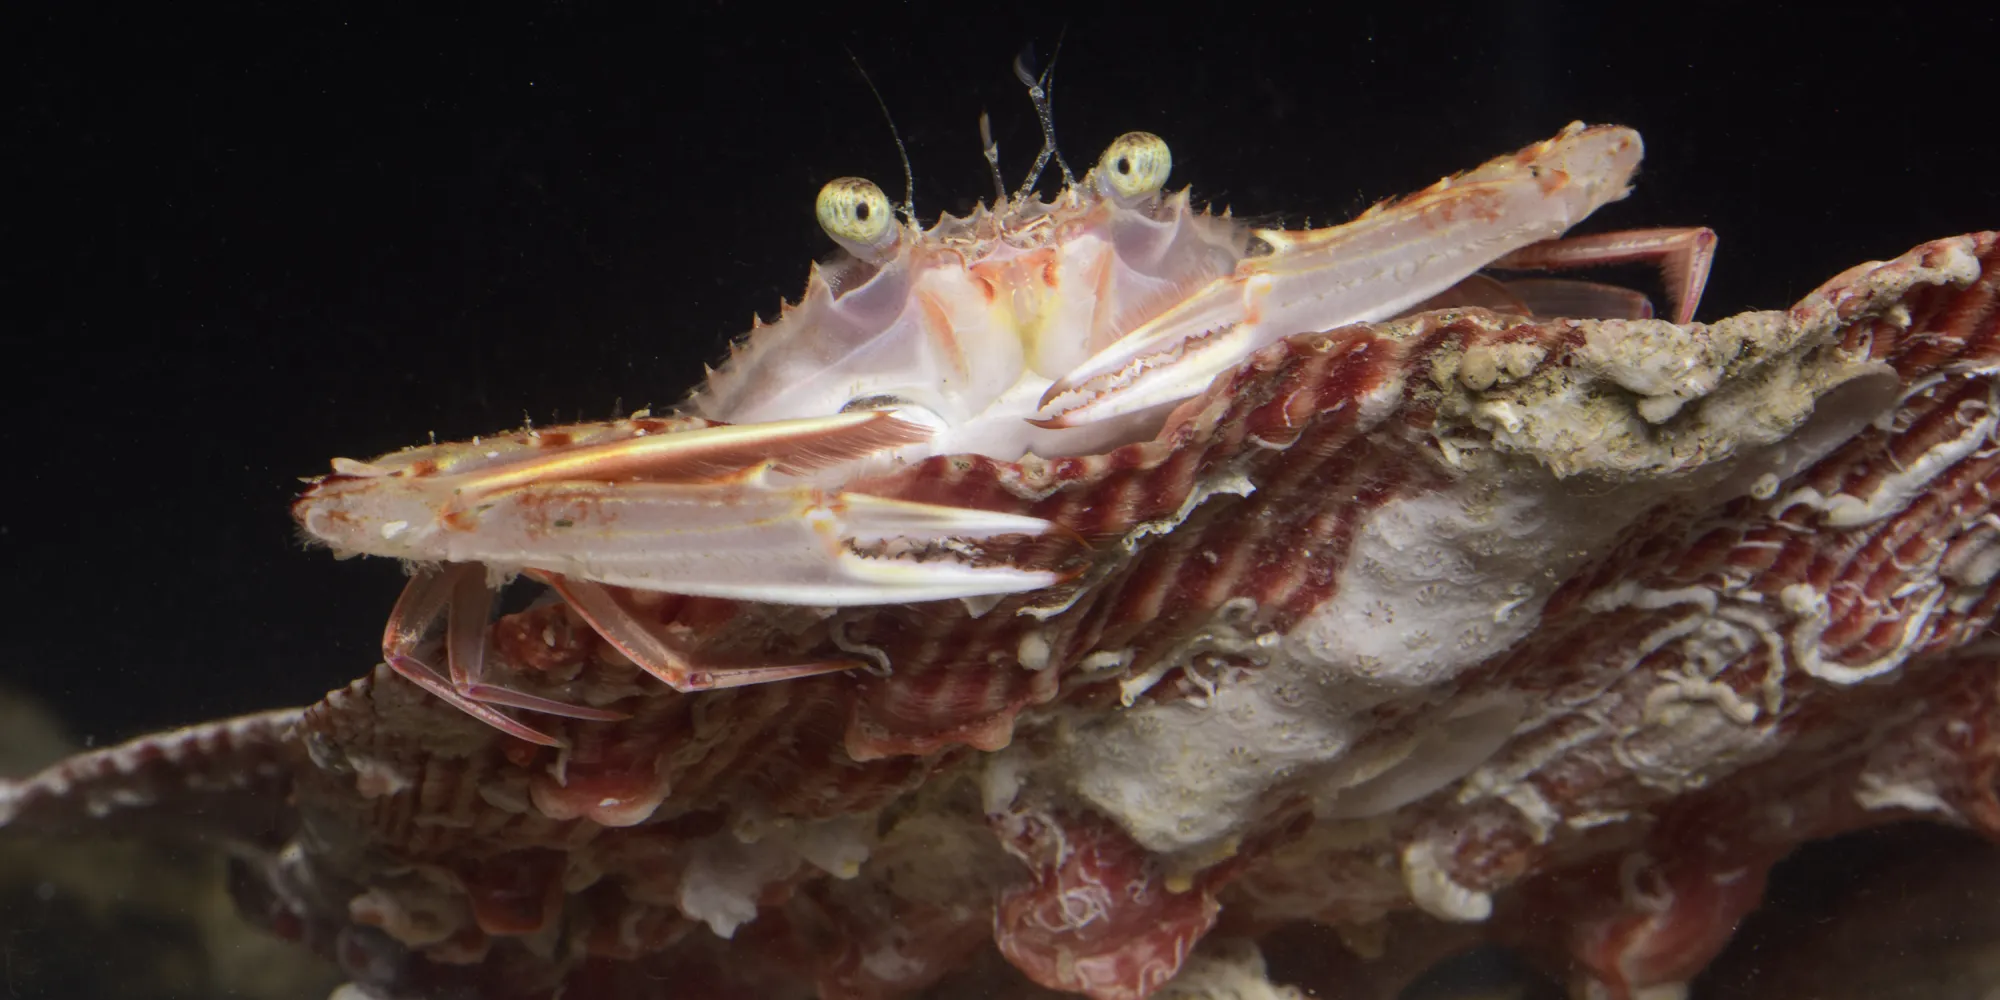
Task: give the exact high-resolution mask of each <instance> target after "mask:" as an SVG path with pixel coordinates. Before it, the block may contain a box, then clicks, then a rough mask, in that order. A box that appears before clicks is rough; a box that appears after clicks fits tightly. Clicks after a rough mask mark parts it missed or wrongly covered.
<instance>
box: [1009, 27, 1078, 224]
mask: <svg viewBox="0 0 2000 1000" xmlns="http://www.w3.org/2000/svg"><path fill="white" fill-rule="evenodd" d="M1033 53H1034V50H1033V48H1032V47H1030V48H1027V49H1023V50H1022V51H1021V54H1020V55H1018V56H1015V57H1014V77H1015V79H1018V80H1020V81H1021V83H1022V84H1024V85H1026V86H1027V88H1028V99H1029V100H1031V101H1034V102H1035V116H1036V117H1037V118H1040V119H1041V120H1042V151H1041V153H1040V155H1038V156H1036V157H1035V165H1034V166H1033V167H1032V168H1030V169H1029V170H1028V180H1027V182H1026V183H1024V184H1022V185H1021V190H1020V192H1019V193H1018V194H1016V195H1015V196H1014V197H1016V198H1025V197H1027V196H1028V192H1030V191H1033V190H1034V189H1035V182H1036V181H1038V180H1041V179H1042V168H1043V167H1046V166H1048V165H1049V157H1051V156H1053V157H1055V160H1056V166H1058V167H1060V168H1061V169H1062V176H1063V186H1064V187H1075V186H1076V178H1075V177H1074V176H1072V175H1071V174H1070V172H1069V163H1068V162H1067V161H1065V160H1064V159H1063V157H1062V153H1060V152H1058V151H1057V150H1056V121H1055V116H1054V115H1053V114H1052V113H1051V112H1050V110H1049V91H1050V90H1051V89H1053V88H1052V86H1051V83H1050V81H1051V80H1052V79H1053V78H1054V76H1055V72H1056V59H1057V58H1058V57H1060V56H1061V55H1062V39H1061V38H1060V37H1058V38H1057V39H1056V51H1055V53H1054V54H1053V55H1051V56H1049V65H1048V66H1047V67H1046V68H1045V69H1043V70H1042V75H1041V76H1040V77H1037V76H1035V74H1033V73H1031V72H1029V71H1028V60H1029V59H1031V58H1033ZM996 152H997V151H996Z"/></svg>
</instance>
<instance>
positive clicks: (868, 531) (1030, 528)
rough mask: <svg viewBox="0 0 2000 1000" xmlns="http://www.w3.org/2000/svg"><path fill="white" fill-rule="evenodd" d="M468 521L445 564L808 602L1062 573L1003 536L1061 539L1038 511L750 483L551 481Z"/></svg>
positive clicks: (859, 600) (1033, 583)
mask: <svg viewBox="0 0 2000 1000" xmlns="http://www.w3.org/2000/svg"><path fill="white" fill-rule="evenodd" d="M466 516H467V517H468V518H469V519H470V520H471V523H469V524H467V525H466V527H467V528H469V529H471V530H464V531H455V532H451V533H450V534H449V535H448V536H447V537H446V538H445V539H444V541H445V542H446V545H445V551H444V552H443V558H444V559H446V560H448V561H450V562H468V563H470V562H477V563H484V564H486V565H488V566H492V567H497V568H501V569H513V570H536V571H540V572H543V573H551V574H556V575H559V576H564V577H568V578H572V579H583V580H592V581H596V582H598V583H603V584H609V585H611V586H616V587H631V588H634V589H637V590H651V591H660V592H664V593H671V594H687V595H690V596H697V597H723V598H732V599H736V600H747V601H760V602H767V603H773V604H804V605H818V606H846V605H859V604H894V603H903V602H908V601H936V600H947V599H951V598H960V597H980V596H990V595H996V594H1013V593H1020V592H1022V591H1029V590H1037V589H1040V588H1042V587H1046V586H1049V585H1051V584H1053V583H1056V582H1058V581H1059V580H1060V578H1061V575H1060V574H1059V573H1058V572H1056V571H1054V570H1052V569H1043V568H1034V567H1022V566H1017V565H1014V564H1013V563H1012V562H1011V561H1010V560H1009V558H1008V556H1007V555H1006V553H1007V552H1008V551H1010V550H1011V549H1012V546H1011V545H1010V543H1009V540H1010V539H1011V540H1020V539H1024V538H1039V537H1042V536H1047V535H1051V534H1054V535H1066V534H1067V533H1066V532H1064V531H1063V530H1062V529H1060V528H1059V527H1058V526H1057V525H1054V524H1052V523H1051V522H1048V521H1045V520H1042V519H1041V518H1037V517H1028V516H1024V515H1019V514H1006V513H996V512H992V511H984V510H973V509H967V508H961V507H947V506H941V505H936V504H923V503H910V502H907V501H901V500H891V499H885V498H882V497H875V496H867V495H864V494H855V493H841V492H832V491H824V490H819V489H814V488H811V487H805V486H788V487H777V486H767V485H764V484H763V483H762V482H758V481H745V482H741V483H736V484H716V483H704V484H687V483H618V484H598V483H551V484H546V485H536V486H527V487H521V488H519V489H514V490H508V491H505V492H502V493H500V494H497V495H494V496H491V497H488V498H486V500H485V502H483V503H481V504H480V505H479V507H478V508H477V510H476V511H469V512H467V515H466ZM1070 537H1072V538H1073V537H1074V536H1070ZM1079 544H1080V543H1079Z"/></svg>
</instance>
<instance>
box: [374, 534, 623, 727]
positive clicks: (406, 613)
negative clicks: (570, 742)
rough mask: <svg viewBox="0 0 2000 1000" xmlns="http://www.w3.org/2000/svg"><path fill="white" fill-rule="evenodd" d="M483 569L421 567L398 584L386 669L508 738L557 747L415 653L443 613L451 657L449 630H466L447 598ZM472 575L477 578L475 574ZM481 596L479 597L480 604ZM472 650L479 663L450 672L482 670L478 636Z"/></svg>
mask: <svg viewBox="0 0 2000 1000" xmlns="http://www.w3.org/2000/svg"><path fill="white" fill-rule="evenodd" d="M483 572H485V570H484V568H483V567H479V566H454V567H450V568H448V569H446V570H433V569H426V570H422V571H419V572H418V573H417V574H416V575H415V576H413V577H411V578H410V582H409V585H408V586H405V587H404V588H403V594H402V596H401V597H398V598H397V599H396V607H395V609H394V610H392V611H390V612H389V621H388V624H387V625H386V626H384V627H383V630H382V658H383V660H384V661H386V662H387V663H388V664H389V667H390V669H392V670H394V671H396V673H398V674H400V675H402V677H403V679H404V680H407V681H409V682H410V683H412V684H415V685H417V686H418V687H420V688H423V689H424V690H425V691H428V692H430V693H431V694H432V695H433V696H434V697H436V698H438V699H439V700H441V701H443V702H444V703H445V704H447V705H450V706H451V707H453V708H456V709H458V710H459V711H461V712H464V713H465V714H467V715H470V716H472V717H473V718H475V719H478V720H479V721H481V722H484V723H486V724H487V725H489V726H492V727H493V728H495V729H498V730H500V731H501V732H503V733H506V734H507V735H509V736H512V737H514V738H516V739H520V740H526V741H527V742H529V743H535V744H539V745H541V746H550V747H553V746H561V745H562V740H560V739H557V738H556V737H554V736H550V735H549V734H547V733H545V732H542V731H541V730H539V729H535V728H534V727H532V726H528V725H525V724H523V723H521V722H519V721H517V720H515V719H514V718H513V717H512V716H509V715H507V714H506V713H505V712H502V711H500V710H498V709H496V708H494V707H493V706H492V705H490V704H486V703H485V701H483V700H481V699H478V698H474V697H473V696H472V695H471V694H470V693H468V692H467V691H466V690H465V688H466V686H467V685H462V684H460V683H456V682H455V678H446V677H445V676H444V675H442V674H440V673H438V671H437V668H435V667H433V666H431V665H430V664H428V663H426V662H424V661H423V660H422V659H421V658H419V657H418V656H417V655H416V650H417V648H418V647H419V646H420V645H422V644H423V641H424V637H425V636H426V635H427V634H429V632H430V630H431V626H432V625H433V624H435V623H436V622H437V619H438V616H439V615H441V614H445V615H448V616H449V619H450V620H449V621H448V622H447V624H446V640H445V642H446V649H447V653H446V655H447V656H450V655H451V652H450V651H451V650H452V649H453V647H456V646H459V645H460V644H461V642H462V641H463V640H461V639H458V638H457V637H456V636H453V635H452V633H453V632H456V631H461V630H463V629H464V628H465V626H463V625H460V624H459V621H460V620H464V619H467V618H468V616H466V615H463V614H460V613H458V612H457V610H456V609H455V608H454V607H453V601H452V598H453V596H454V593H455V592H456V591H457V590H458V589H459V587H458V583H459V581H460V579H461V578H463V577H464V576H466V575H467V574H479V573H483ZM474 579H475V581H477V579H478V578H477V576H476V575H475V576H474ZM480 586H481V588H482V589H483V588H484V586H485V585H484V583H483V581H481V582H480ZM484 600H485V599H484V598H483V597H482V598H481V602H482V604H483V603H484ZM474 648H475V649H476V651H477V656H478V663H477V664H476V665H475V664H466V665H464V666H461V665H460V664H458V663H456V662H454V663H453V664H452V668H453V669H452V672H453V674H454V675H461V676H471V675H476V673H478V672H482V671H483V665H484V660H485V643H484V641H483V639H482V641H481V642H479V643H477V644H475V645H474ZM514 693H518V692H514ZM524 697H525V696H524ZM552 704H561V703H552ZM564 707H565V708H574V709H578V710H580V711H584V712H589V713H600V710H598V709H587V708H583V707H582V706H568V705H565V706H564ZM605 714H607V715H608V717H609V718H614V719H615V718H623V717H624V716H622V715H618V714H617V713H605Z"/></svg>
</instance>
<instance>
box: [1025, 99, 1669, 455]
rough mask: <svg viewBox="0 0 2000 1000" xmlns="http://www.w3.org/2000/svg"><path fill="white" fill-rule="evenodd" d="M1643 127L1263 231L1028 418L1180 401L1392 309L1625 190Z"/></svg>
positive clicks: (1533, 150)
mask: <svg viewBox="0 0 2000 1000" xmlns="http://www.w3.org/2000/svg"><path fill="white" fill-rule="evenodd" d="M1639 156H1640V142H1639V135H1638V133H1636V132H1634V131H1632V130H1631V129H1626V128H1618V127H1613V126H1595V127H1585V126H1584V125H1582V124H1581V123H1577V124H1572V125H1571V126H1570V127H1568V128H1566V129H1564V130H1563V132H1562V133H1561V134H1559V135H1557V136H1556V137H1555V138H1553V139H1550V140H1548V141H1547V142H1543V143H1539V144H1537V145H1535V146H1531V147H1529V148H1527V149H1524V150H1522V151H1521V152H1519V153H1515V154H1512V155H1510V156H1504V157H1500V158H1499V159H1495V160H1492V161H1490V162H1488V163H1486V164H1485V165H1483V166H1480V167H1478V168H1476V169H1474V170H1471V171H1468V172H1466V173H1463V174H1460V175H1458V176H1456V177H1448V178H1446V179H1444V180H1441V181H1439V182H1438V183H1436V184H1433V185H1431V186H1430V187H1429V188H1426V189H1424V190H1423V191H1419V192H1417V193H1416V194H1414V195H1411V196H1409V197H1408V198H1404V199H1401V200H1399V201H1395V202H1386V203H1383V204H1381V205H1377V206H1375V207H1374V208H1371V209H1369V210H1368V211H1367V212H1366V213H1363V214H1362V215H1361V217H1360V218H1357V219H1355V220H1354V221H1352V222H1349V223H1346V224H1343V225H1339V226H1334V227H1331V228H1328V229H1317V230H1312V231H1309V232H1284V231H1279V230H1258V231H1257V232H1256V237H1257V241H1258V243H1260V244H1261V245H1262V246H1263V247H1264V248H1266V249H1265V252H1263V253H1260V254H1258V255H1256V256H1252V257H1248V258H1245V259H1244V260H1242V261H1240V262H1238V264H1237V266H1236V270H1235V272H1234V273H1232V274H1229V275H1225V276H1223V277H1221V278H1217V279H1216V280H1215V281H1213V282H1212V283H1210V284H1209V285H1208V286H1207V287H1206V288H1203V289H1201V290H1200V291H1198V292H1196V293H1195V294H1193V295H1191V296H1189V297H1188V298H1187V299H1185V300H1183V301H1182V302H1181V303H1180V304H1179V305H1177V306H1175V307H1174V308H1172V309H1169V310H1167V311H1166V312H1164V313H1161V314H1160V315H1158V316H1155V317H1153V318H1152V319H1151V320H1148V321H1147V322H1145V323H1143V324H1141V325H1140V326H1138V327H1137V328H1135V329H1134V330H1132V331H1131V332H1130V333H1128V334H1126V335H1125V336H1124V337H1122V338H1120V339H1119V340H1118V341H1116V342H1115V343H1113V344H1111V345H1110V346H1108V347H1105V348H1104V349H1102V350H1100V351H1098V352H1097V353H1096V354H1095V355H1093V356H1092V357H1090V358H1089V359H1088V360H1086V361H1084V362H1083V364H1081V365H1079V366H1078V367H1077V368H1076V369H1075V370H1073V371H1071V372H1069V373H1068V374H1067V375H1065V376H1064V377H1063V378H1060V379H1058V380H1056V381H1055V383H1054V384H1053V385H1051V386H1050V387H1049V390H1048V392H1047V393H1046V394H1044V395H1043V397H1042V410H1041V411H1040V414H1039V416H1038V417H1037V418H1036V420H1035V423H1037V424H1040V425H1041V426H1044V427H1078V426H1083V425H1086V424H1093V423H1099V422H1102V421H1105V420H1110V419H1113V418H1116V417H1120V416H1123V415H1126V414H1129V413H1136V412H1140V411H1144V410H1149V409H1153V408H1155V407H1159V406H1162V405H1165V404H1168V403H1175V402H1179V401H1181V400H1184V399H1187V398H1189V397H1190V396H1194V395H1196V394H1198V393H1200V392H1201V391H1202V390H1203V389H1205V388H1207V387H1208V385H1209V384H1210V382H1212V381H1213V380H1214V378H1215V377H1216V376H1217V375H1220V374H1222V373H1223V372H1224V371H1227V370H1228V369H1229V368H1231V367H1233V366H1235V365H1236V364H1237V363H1239V362H1241V361H1242V360H1243V359H1244V358H1245V357H1248V356H1249V355H1250V354H1251V352H1253V351H1256V350H1257V349H1259V348H1261V347H1264V346H1265V345H1267V344H1270V343H1273V342H1275V341H1277V340H1279V339H1280V338H1283V337H1288V336H1291V335H1293V334H1299V333H1312V332H1321V331H1326V330H1332V329H1334V328H1336V327H1341V326H1346V325H1348V324H1350V323H1365V322H1373V321H1376V320H1382V319H1387V318H1389V317H1391V316H1395V315H1397V314H1399V313H1401V312H1403V311H1404V310H1406V309H1408V308H1409V307H1411V306H1413V305H1416V304H1418V303H1420V302H1423V301H1424V300H1425V299H1428V298H1430V297H1431V296H1433V295H1436V294H1438V293H1439V292H1442V291H1444V290H1445V289H1447V288H1450V287H1451V286H1452V285H1455V284H1457V283H1458V282H1459V281H1461V280H1463V279H1464V278H1465V277H1466V276H1468V275H1470V274H1472V273H1474V272H1476V271H1478V270H1479V269H1481V268H1483V267H1486V266H1487V265H1489V264H1491V263H1493V262H1494V261H1495V260H1496V259H1497V258H1499V257H1501V256H1502V255H1504V254H1507V253H1509V252H1510V251H1514V250H1518V249H1520V248H1523V247H1527V246H1530V245H1533V244H1535V243H1538V242H1541V241H1543V240H1549V239H1553V238H1555V237H1558V236H1561V235H1562V234H1563V233H1564V232H1565V231H1566V230H1568V229H1569V227H1571V226H1573V225H1575V224H1576V223H1578V222H1580V221H1582V220H1583V218H1584V217H1585V216H1587V215H1589V214H1590V213H1591V212H1593V211H1595V210H1596V209H1597V208H1599V207H1601V206H1602V205H1604V204H1606V203H1608V202H1612V201H1616V200H1618V199H1620V198H1623V197H1624V196H1625V195H1626V193H1627V192H1628V191H1629V190H1630V181H1631V178H1632V174H1633V172H1634V171H1635V170H1636V169H1637V168H1638V164H1639Z"/></svg>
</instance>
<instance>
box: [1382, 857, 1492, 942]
mask: <svg viewBox="0 0 2000 1000" xmlns="http://www.w3.org/2000/svg"><path fill="white" fill-rule="evenodd" d="M1403 884H1404V885H1405V886H1407V887H1408V888H1409V890H1410V899H1411V900H1412V901H1414V902H1415V903H1416V904H1417V908H1418V909H1421V910H1423V911H1424V912H1425V913H1428V914H1430V915H1431V916H1433V917H1436V918H1438V919H1439V920H1449V921H1451V922H1453V923H1461V924H1469V923H1478V922H1480V921H1482V920H1485V919H1486V918H1488V917H1490V916H1492V915H1493V897H1492V896H1490V895H1488V894H1487V893H1483V892H1480V891H1478V890H1476V889H1470V888H1467V887H1466V886H1463V885H1460V884H1459V883H1458V882H1456V881H1454V880H1453V879H1452V877H1451V874H1450V873H1449V872H1446V871H1445V870H1444V868H1443V867H1442V866H1440V865H1439V864H1438V852H1437V848H1436V847H1435V846H1434V845H1432V843H1431V842H1430V841H1428V840H1421V839H1419V840H1413V841H1411V842H1410V844H1409V846H1407V847H1404V848H1403Z"/></svg>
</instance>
